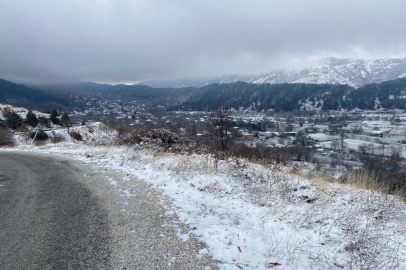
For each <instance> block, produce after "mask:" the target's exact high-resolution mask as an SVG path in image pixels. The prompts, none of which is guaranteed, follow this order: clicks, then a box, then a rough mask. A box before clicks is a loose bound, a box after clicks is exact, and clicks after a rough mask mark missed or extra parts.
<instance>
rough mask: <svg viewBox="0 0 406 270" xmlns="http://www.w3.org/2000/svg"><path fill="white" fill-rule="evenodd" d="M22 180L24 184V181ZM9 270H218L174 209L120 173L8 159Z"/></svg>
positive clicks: (4, 156) (5, 248)
mask: <svg viewBox="0 0 406 270" xmlns="http://www.w3.org/2000/svg"><path fill="white" fill-rule="evenodd" d="M17 179H18V180H17ZM0 185H1V186H0V228H1V229H0V242H1V243H7V244H6V245H3V244H2V245H0V268H1V269H27V268H28V269H218V267H217V263H216V262H215V261H213V260H212V259H211V258H210V257H208V256H207V255H206V254H199V251H201V250H202V249H203V248H205V244H204V243H202V242H199V240H198V239H197V237H195V236H194V235H193V233H190V234H189V237H188V239H187V240H186V241H183V240H182V239H180V238H179V235H182V234H186V233H188V232H190V231H193V228H189V227H188V226H187V225H185V224H182V223H180V222H179V220H178V218H177V216H176V214H168V210H170V201H169V200H167V199H165V198H164V197H163V196H162V194H161V193H160V192H159V191H157V190H155V189H153V188H151V187H150V186H149V185H148V184H146V183H144V182H142V181H139V180H137V179H135V178H133V177H131V176H128V175H124V174H122V173H120V172H116V171H114V170H107V169H103V168H97V167H93V166H89V164H85V163H82V162H80V161H76V160H71V159H67V158H62V157H57V156H54V155H47V154H38V153H35V154H34V153H26V152H11V151H7V152H5V151H1V152H0Z"/></svg>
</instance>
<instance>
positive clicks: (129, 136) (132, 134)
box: [116, 129, 184, 147]
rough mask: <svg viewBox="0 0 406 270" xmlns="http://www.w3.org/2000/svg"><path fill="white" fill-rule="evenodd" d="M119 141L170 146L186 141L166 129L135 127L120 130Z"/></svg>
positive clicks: (120, 142) (126, 143)
mask: <svg viewBox="0 0 406 270" xmlns="http://www.w3.org/2000/svg"><path fill="white" fill-rule="evenodd" d="M118 132H119V133H118V136H117V139H116V141H117V143H118V144H119V145H135V144H140V143H154V142H155V143H158V144H159V145H160V146H164V147H169V146H172V145H174V144H181V143H184V141H183V140H181V138H180V137H179V135H178V134H176V133H174V132H171V131H169V130H166V129H151V130H147V129H133V130H118Z"/></svg>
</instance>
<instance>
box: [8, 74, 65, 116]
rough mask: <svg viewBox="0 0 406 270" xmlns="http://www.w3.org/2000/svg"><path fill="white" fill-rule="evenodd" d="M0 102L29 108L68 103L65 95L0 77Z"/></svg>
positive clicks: (57, 105)
mask: <svg viewBox="0 0 406 270" xmlns="http://www.w3.org/2000/svg"><path fill="white" fill-rule="evenodd" d="M0 102H4V103H8V104H11V105H15V106H23V107H27V108H29V109H39V110H46V109H54V108H63V107H67V106H69V105H70V103H71V101H70V99H69V96H67V95H56V94H53V93H49V92H46V91H42V90H37V89H32V88H29V87H26V86H24V85H22V84H15V83H12V82H9V81H6V80H3V79H0Z"/></svg>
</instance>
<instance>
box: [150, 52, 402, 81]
mask: <svg viewBox="0 0 406 270" xmlns="http://www.w3.org/2000/svg"><path fill="white" fill-rule="evenodd" d="M403 77H406V58H398V59H377V60H363V59H338V58H326V59H322V60H318V61H315V62H314V63H313V64H310V65H299V66H296V67H294V68H291V69H286V70H281V71H277V72H272V73H268V74H261V75H241V76H239V75H230V76H219V77H210V78H194V79H177V80H168V81H145V82H143V83H142V84H146V85H149V86H152V87H185V86H196V87H199V86H204V85H207V84H211V83H227V82H235V81H245V82H250V83H258V84H260V83H271V84H276V83H316V84H324V83H329V84H347V85H350V86H352V87H356V88H358V87H360V86H362V85H365V84H369V83H379V82H383V81H387V80H393V79H397V78H403Z"/></svg>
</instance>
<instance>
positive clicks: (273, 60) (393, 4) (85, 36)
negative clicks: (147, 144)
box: [0, 0, 406, 83]
mask: <svg viewBox="0 0 406 270" xmlns="http://www.w3.org/2000/svg"><path fill="white" fill-rule="evenodd" d="M405 12H406V1H405V0H399V1H396V0H280V1H275V0H249V1H248V0H64V1H58V0H37V1H30V0H0V78H4V79H9V80H12V81H15V82H67V81H97V82H111V83H131V82H137V81H140V80H145V79H160V78H179V77H180V78H184V77H191V76H192V77H193V76H212V75H221V74H255V73H262V72H267V71H271V70H275V69H281V68H285V67H288V66H290V65H292V64H295V63H297V62H301V61H307V60H309V59H315V58H321V57H329V56H334V57H350V58H372V59H373V58H389V57H406V15H405Z"/></svg>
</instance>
